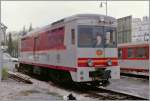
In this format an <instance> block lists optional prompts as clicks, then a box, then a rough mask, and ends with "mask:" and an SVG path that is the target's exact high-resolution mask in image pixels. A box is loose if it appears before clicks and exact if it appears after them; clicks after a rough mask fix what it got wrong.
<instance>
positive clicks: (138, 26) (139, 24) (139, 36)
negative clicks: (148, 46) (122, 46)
mask: <svg viewBox="0 0 150 101" xmlns="http://www.w3.org/2000/svg"><path fill="white" fill-rule="evenodd" d="M131 37H132V38H131V40H132V42H137V41H150V20H149V18H148V17H147V16H144V17H143V19H140V18H133V19H132V36H131Z"/></svg>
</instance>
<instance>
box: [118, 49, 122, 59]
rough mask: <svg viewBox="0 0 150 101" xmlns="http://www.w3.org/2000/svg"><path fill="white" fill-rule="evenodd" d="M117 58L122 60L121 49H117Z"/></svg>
mask: <svg viewBox="0 0 150 101" xmlns="http://www.w3.org/2000/svg"><path fill="white" fill-rule="evenodd" d="M118 58H119V59H121V58H122V49H121V48H119V49H118Z"/></svg>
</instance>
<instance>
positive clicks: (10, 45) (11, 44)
mask: <svg viewBox="0 0 150 101" xmlns="http://www.w3.org/2000/svg"><path fill="white" fill-rule="evenodd" d="M12 51H13V42H12V36H11V33H9V36H8V53H9V54H10V55H12Z"/></svg>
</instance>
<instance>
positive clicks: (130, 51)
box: [128, 48, 134, 58]
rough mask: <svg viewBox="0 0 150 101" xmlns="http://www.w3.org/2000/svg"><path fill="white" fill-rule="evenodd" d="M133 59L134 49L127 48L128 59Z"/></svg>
mask: <svg viewBox="0 0 150 101" xmlns="http://www.w3.org/2000/svg"><path fill="white" fill-rule="evenodd" d="M133 57H134V49H133V48H128V58H133Z"/></svg>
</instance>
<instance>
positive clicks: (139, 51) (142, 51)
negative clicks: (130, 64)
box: [136, 47, 146, 58]
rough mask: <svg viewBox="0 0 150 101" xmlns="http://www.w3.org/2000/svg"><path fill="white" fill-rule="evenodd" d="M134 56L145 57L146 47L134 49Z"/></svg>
mask: <svg viewBox="0 0 150 101" xmlns="http://www.w3.org/2000/svg"><path fill="white" fill-rule="evenodd" d="M136 57H137V58H145V57H146V49H145V48H144V47H141V48H137V49H136Z"/></svg>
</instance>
